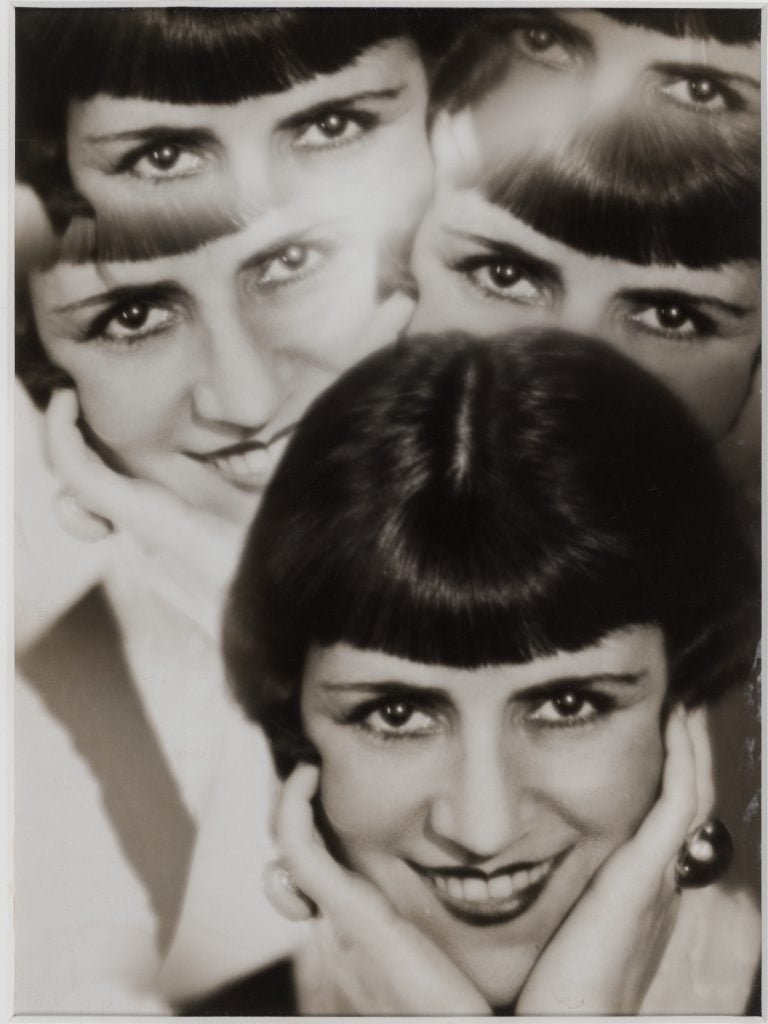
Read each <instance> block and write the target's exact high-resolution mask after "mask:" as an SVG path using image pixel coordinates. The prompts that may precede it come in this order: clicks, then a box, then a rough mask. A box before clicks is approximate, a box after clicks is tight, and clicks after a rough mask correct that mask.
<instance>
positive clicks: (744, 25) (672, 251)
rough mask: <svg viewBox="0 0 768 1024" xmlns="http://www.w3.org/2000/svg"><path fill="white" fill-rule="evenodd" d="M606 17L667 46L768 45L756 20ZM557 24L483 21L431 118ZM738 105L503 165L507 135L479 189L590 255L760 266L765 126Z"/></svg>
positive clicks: (460, 53) (450, 61) (440, 86)
mask: <svg viewBox="0 0 768 1024" xmlns="http://www.w3.org/2000/svg"><path fill="white" fill-rule="evenodd" d="M599 13H601V14H604V15H607V16H609V17H611V18H613V19H614V20H616V21H619V22H621V23H622V24H626V25H631V26H637V27H639V28H642V29H645V30H654V31H658V32H662V33H664V34H666V35H669V36H677V37H682V36H686V35H690V36H692V37H694V38H704V39H708V38H713V39H717V40H718V41H720V42H723V43H726V44H748V45H753V44H754V45H759V39H760V17H759V15H760V12H759V11H754V10H735V9H732V8H729V9H728V10H713V11H710V10H699V9H696V10H688V9H676V10H675V9H663V10H646V9H642V10H641V9H626V10H624V9H622V10H611V9H601V10H600V12H599ZM552 16H553V12H551V11H548V10H547V9H546V8H544V9H535V10H526V9H524V8H514V9H511V10H493V11H485V12H476V13H475V16H474V17H473V18H472V19H470V20H468V21H467V23H466V25H465V27H464V28H463V30H462V31H461V32H460V33H459V35H458V36H457V38H456V39H455V40H454V42H453V44H452V45H451V46H450V47H449V48H448V50H447V52H446V55H445V57H444V59H443V60H442V61H441V63H440V65H439V68H438V71H437V73H436V76H435V81H434V83H433V87H432V94H431V111H430V119H431V120H432V121H433V122H434V120H435V118H436V117H437V115H438V114H439V113H440V112H441V111H446V112H448V113H449V114H456V113H458V112H459V111H461V110H464V109H465V108H467V107H469V106H471V105H473V104H476V103H479V102H480V101H481V100H482V99H483V97H484V96H485V95H486V94H487V93H488V92H489V91H490V90H492V89H494V88H495V87H496V86H498V85H499V84H500V83H501V82H503V81H504V79H505V78H506V76H507V74H508V73H509V71H510V68H512V67H513V62H514V59H515V57H514V49H513V47H511V45H510V34H511V33H512V32H514V31H517V30H519V29H520V28H524V27H526V26H534V25H535V26H540V25H546V24H547V23H548V21H549V20H551V18H552ZM556 26H557V23H555V29H554V31H555V32H557V31H558V28H557V27H556ZM733 103H734V107H733V109H732V110H730V111H729V112H728V116H727V117H720V116H719V117H707V116H699V115H698V114H696V113H693V114H691V113H690V112H689V111H682V110H681V109H680V108H679V107H675V106H674V105H673V104H669V105H668V111H667V114H666V115H665V116H664V117H662V116H661V115H660V114H658V113H657V112H656V111H655V110H654V109H650V110H648V111H645V112H643V113H642V114H640V113H636V114H633V116H631V117H625V116H623V114H622V115H620V116H618V117H615V118H613V119H612V120H610V119H604V120H603V121H601V122H600V123H595V124H591V123H589V122H588V121H584V122H583V123H581V124H576V125H574V129H573V132H572V134H571V136H570V137H569V138H567V139H563V140H562V141H561V142H560V143H559V145H558V148H557V150H556V151H553V150H552V149H551V148H549V147H546V148H545V149H544V151H543V152H542V153H537V152H535V151H533V150H532V151H530V152H528V153H525V154H523V155H522V156H516V157H510V158H508V159H506V160H505V159H504V145H503V144H504V138H505V133H504V130H503V128H504V126H503V125H500V126H499V129H500V130H499V133H498V138H499V147H498V149H499V152H498V153H497V154H496V157H495V161H494V166H492V167H487V168H485V169H484V170H485V174H484V180H483V181H482V182H481V183H478V187H479V188H480V189H481V191H482V192H483V193H484V194H486V196H487V197H488V198H489V199H490V201H491V202H497V203H498V204H499V205H501V206H502V207H503V208H504V209H506V210H508V211H510V212H511V213H512V214H513V215H514V216H516V217H518V218H519V219H520V220H522V221H524V222H525V223H526V224H529V225H530V226H531V227H533V228H535V230H537V231H539V232H541V233H542V234H544V235H546V236H548V237H550V238H555V239H557V240H558V241H560V242H563V243H565V244H566V245H569V246H570V247H572V248H574V249H577V250H579V251H581V252H584V253H587V254H589V255H592V256H604V257H607V258H610V259H620V260H626V261H628V262H631V263H638V264H644V265H648V264H655V263H658V264H668V265H671V264H675V263H682V264H684V265H685V266H688V267H692V268H701V267H716V266H719V265H720V264H722V263H728V262H733V261H736V260H759V259H760V225H761V223H762V218H761V215H760V214H761V207H760V168H761V163H760V130H759V117H758V116H757V115H752V114H751V113H749V112H748V111H746V110H742V109H741V108H740V105H739V103H738V102H737V101H736V100H734V101H733ZM665 121H668V122H669V123H666V124H665ZM509 132H512V133H513V132H514V126H513V125H510V126H509ZM512 137H514V136H512ZM464 184H466V185H471V184H472V183H471V182H467V183H464Z"/></svg>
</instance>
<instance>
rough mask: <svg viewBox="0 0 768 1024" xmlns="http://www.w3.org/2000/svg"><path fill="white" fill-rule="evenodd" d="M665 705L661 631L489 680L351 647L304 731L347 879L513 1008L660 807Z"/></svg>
mask: <svg viewBox="0 0 768 1024" xmlns="http://www.w3.org/2000/svg"><path fill="white" fill-rule="evenodd" d="M666 689H667V668H666V658H665V654H664V644H663V638H662V636H661V633H660V631H659V630H658V629H657V628H656V627H650V626H647V627H643V626H637V627H632V628H628V629H625V630H620V631H617V632H615V633H611V634H609V635H608V636H607V637H605V638H604V639H603V641H602V642H600V643H598V644H595V645H594V646H592V647H589V648H586V649H584V650H581V651H577V652H559V653H558V654H556V655H554V656H553V657H548V658H540V659H537V660H535V661H532V662H528V663H526V664H522V665H498V666H491V667H485V668H481V669H477V670H474V671H467V670H458V669H453V668H447V667H445V666H439V665H423V664H420V663H416V662H410V661H407V660H404V659H401V658H396V657H392V656H390V655H385V654H381V653H379V652H375V651H364V650H358V649H356V648H352V647H349V646H347V645H345V644H337V645H334V646H332V647H327V648H313V649H312V650H311V651H310V654H309V656H308V658H307V663H306V666H305V671H304V680H303V689H302V719H303V723H304V728H305V730H306V733H307V735H308V737H309V738H310V739H311V740H312V741H313V743H314V744H315V746H316V748H317V750H318V752H319V754H320V757H321V764H322V768H321V783H320V784H321V797H322V802H323V807H324V810H325V813H326V816H327V818H328V821H329V822H330V825H331V828H332V829H333V830H334V832H335V834H336V836H337V837H338V839H339V840H340V842H341V846H342V849H343V851H344V854H345V856H346V858H347V860H348V862H349V864H350V866H351V867H352V868H354V869H355V870H356V871H358V872H359V873H360V874H362V875H363V876H364V877H366V878H368V879H369V880H370V881H372V882H373V883H375V884H376V885H377V886H378V887H379V888H380V889H381V890H382V891H383V893H384V894H385V896H386V897H387V898H388V899H389V900H390V902H391V903H392V904H393V906H394V907H395V909H396V911H397V912H398V913H399V914H401V915H403V916H404V917H405V918H406V919H407V920H409V921H411V922H412V923H413V924H415V925H416V926H417V927H418V928H420V929H421V930H422V931H424V932H426V934H427V935H429V936H430V937H431V938H432V939H433V940H434V941H435V942H436V943H437V945H438V946H440V947H441V948H442V949H443V950H444V951H445V952H446V953H447V954H448V955H449V956H450V957H451V958H452V959H453V960H454V962H455V963H456V964H457V965H458V966H459V968H460V969H461V970H462V971H463V972H464V973H465V974H466V975H467V977H468V978H469V979H470V980H471V981H472V982H473V983H474V984H475V985H476V986H477V987H478V989H479V990H480V991H481V992H482V993H483V994H484V995H485V997H486V998H487V999H488V1001H489V1002H490V1004H491V1005H492V1006H494V1007H496V1008H500V1007H504V1006H508V1005H509V1003H510V1002H511V1001H512V1000H513V999H514V998H515V997H516V996H517V994H518V992H519V991H520V988H521V986H522V983H523V981H524V980H525V978H526V977H527V975H528V972H529V971H530V970H531V968H532V966H533V964H534V963H535V961H536V959H537V958H538V956H539V954H540V952H541V950H542V948H543V947H544V945H545V944H546V943H547V942H548V940H549V939H550V938H551V936H552V935H553V933H554V932H555V930H556V929H557V927H558V926H559V925H560V924H561V922H562V921H563V919H564V918H565V916H566V914H567V913H568V911H569V910H570V908H571V907H572V906H573V904H574V903H575V901H576V900H577V899H578V898H579V896H580V895H581V893H582V892H583V891H584V888H585V886H586V885H587V883H588V882H589V880H590V878H591V877H592V876H593V874H594V873H595V871H596V870H597V868H598V867H599V866H600V865H601V864H602V863H603V861H604V860H605V859H606V857H608V856H609V854H610V853H612V852H613V850H615V849H616V848H617V847H618V846H619V845H621V844H622V843H623V842H625V841H626V840H627V839H628V838H629V837H630V836H631V835H632V834H633V833H634V831H635V830H636V829H637V827H638V825H639V824H640V822H641V821H642V820H643V818H644V816H645V814H646V813H647V811H648V810H649V808H650V806H651V804H652V803H653V801H654V799H655V796H656V793H657V788H658V783H659V778H660V773H661V766H662V760H663V749H662V740H661V732H660V712H661V707H662V702H663V699H664V695H665V693H666Z"/></svg>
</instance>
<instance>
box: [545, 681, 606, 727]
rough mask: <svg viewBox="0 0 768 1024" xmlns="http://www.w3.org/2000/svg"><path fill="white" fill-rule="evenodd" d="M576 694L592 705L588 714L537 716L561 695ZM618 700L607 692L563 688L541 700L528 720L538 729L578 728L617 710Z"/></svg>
mask: <svg viewBox="0 0 768 1024" xmlns="http://www.w3.org/2000/svg"><path fill="white" fill-rule="evenodd" d="M570 695H572V696H576V697H578V698H580V699H581V700H583V701H584V702H585V703H586V704H588V705H590V706H591V711H590V713H589V714H588V715H586V716H583V717H580V718H577V717H575V716H573V717H570V718H569V717H568V716H562V717H561V718H560V719H559V720H547V719H542V718H537V717H536V715H537V713H538V712H540V711H541V710H542V709H543V708H545V707H546V706H547V705H548V704H551V703H552V702H553V701H555V700H557V699H558V698H559V697H564V696H570ZM616 706H617V702H616V700H615V698H614V697H612V696H610V695H609V694H607V693H600V692H598V691H589V690H581V689H574V690H567V689H566V690H562V691H560V692H559V693H553V694H551V695H550V696H549V697H547V698H546V700H543V701H541V702H540V703H539V704H538V705H537V707H536V709H535V710H534V711H533V712H530V713H529V714H528V716H527V718H528V721H529V722H531V723H533V725H534V727H535V728H537V729H578V728H582V727H584V726H587V725H592V724H593V723H594V722H596V721H597V720H598V719H600V718H604V717H605V716H606V715H609V714H610V713H611V711H613V710H615V708H616Z"/></svg>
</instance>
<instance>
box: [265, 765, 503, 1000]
mask: <svg viewBox="0 0 768 1024" xmlns="http://www.w3.org/2000/svg"><path fill="white" fill-rule="evenodd" d="M318 778H319V772H318V769H317V768H315V767H313V766H311V765H300V766H299V767H298V768H296V770H295V771H294V773H293V774H292V775H291V777H290V778H289V779H288V781H287V782H286V784H285V787H284V789H283V793H282V797H281V801H280V805H279V808H278V812H277V820H276V830H277V839H278V844H279V846H280V848H281V850H282V853H283V860H284V861H285V863H286V865H287V867H288V870H289V872H290V875H291V876H292V878H293V880H294V881H295V883H296V885H297V886H298V887H299V888H300V889H301V891H302V893H304V896H305V898H308V899H309V900H311V901H312V903H314V904H315V905H316V906H317V907H318V908H319V913H320V915H321V918H320V920H319V921H318V930H319V933H320V934H319V940H320V942H321V944H322V948H323V951H324V953H325V965H326V969H327V970H328V971H330V972H331V975H330V976H331V977H332V978H333V980H334V982H335V984H336V985H337V988H338V990H339V991H340V992H341V994H342V996H343V997H344V998H345V999H346V1001H347V1002H348V1003H349V1005H350V1007H351V1009H352V1012H354V1013H358V1014H390V1015H392V1014H397V1015H409V1016H415V1015H421V1014H425V1015H429V1014H436V1013H445V1014H451V1015H459V1016H460V1015H463V1014H466V1015H470V1014H471V1015H478V1014H483V1015H490V1014H491V1009H490V1007H489V1005H488V1003H487V1002H486V1001H485V1000H484V999H483V997H482V996H481V995H480V993H479V992H478V991H477V990H476V989H475V988H474V986H473V985H472V984H471V983H470V982H469V981H468V980H467V979H466V978H465V977H464V975H463V974H462V973H461V972H460V971H459V969H458V968H457V967H456V966H455V965H454V964H453V963H452V962H451V961H450V960H449V959H448V957H446V956H445V954H444V953H443V952H442V951H441V950H440V949H438V948H437V946H435V945H434V943H433V942H432V941H431V940H430V939H428V938H427V937H426V936H425V935H424V934H423V933H422V932H421V931H419V929H418V928H416V927H415V926H414V925H412V924H411V923H410V922H408V921H406V920H405V919H404V918H402V917H400V916H399V915H398V914H397V913H396V911H395V910H394V908H393V907H392V905H391V904H390V903H389V901H388V900H387V899H386V898H385V897H384V895H383V894H382V893H381V892H379V890H378V889H376V888H375V887H374V886H373V885H371V884H370V883H369V882H367V881H365V879H363V878H361V877H359V876H358V875H355V874H353V873H352V872H351V871H348V870H347V869H346V868H343V867H342V866H341V865H340V864H338V863H337V862H336V861H335V860H334V859H333V858H332V857H331V856H330V854H329V853H328V852H327V850H326V849H325V846H324V844H323V842H322V840H321V838H320V837H319V836H318V834H317V833H316V831H315V828H314V823H313V817H312V806H311V799H312V795H313V794H314V792H315V790H316V788H317V783H318ZM287 895H288V896H289V894H287ZM294 898H295V897H294ZM298 898H299V899H301V897H298ZM278 909H279V910H283V911H285V909H286V906H285V900H283V901H282V905H278ZM305 916H306V915H305Z"/></svg>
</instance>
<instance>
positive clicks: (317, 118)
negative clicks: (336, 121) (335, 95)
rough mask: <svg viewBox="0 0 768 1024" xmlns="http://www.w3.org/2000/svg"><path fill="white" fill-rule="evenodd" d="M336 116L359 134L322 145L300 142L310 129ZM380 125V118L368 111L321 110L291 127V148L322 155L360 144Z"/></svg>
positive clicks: (337, 108)
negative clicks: (330, 150) (293, 132)
mask: <svg viewBox="0 0 768 1024" xmlns="http://www.w3.org/2000/svg"><path fill="white" fill-rule="evenodd" d="M334 114H336V115H338V116H339V117H342V118H345V119H346V120H348V121H350V122H351V123H352V124H354V125H356V126H357V127H358V128H359V129H360V133H359V134H356V135H354V136H353V137H352V138H340V139H332V138H329V139H328V140H327V141H326V142H322V143H319V144H318V143H305V142H302V141H301V137H302V136H303V135H305V134H307V133H308V132H309V131H311V129H312V128H318V130H322V129H320V128H319V125H320V122H321V121H323V120H325V119H326V118H329V117H331V116H332V115H334ZM380 124H381V117H380V116H379V115H378V114H376V113H374V112H373V111H370V110H355V109H351V108H350V109H347V108H344V107H328V108H327V109H326V110H322V111H319V112H316V113H314V114H313V115H312V116H311V117H309V118H307V119H305V120H303V121H300V122H297V123H296V124H294V125H293V129H294V131H295V132H296V137H295V138H294V140H293V142H292V146H293V148H294V149H296V150H307V151H308V152H316V153H322V152H325V151H326V150H329V149H342V148H343V147H345V146H352V145H354V144H355V143H358V142H361V141H362V140H363V139H364V138H365V137H366V136H368V135H369V134H370V133H371V132H372V131H374V130H375V129H376V128H378V127H379V125H380Z"/></svg>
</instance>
